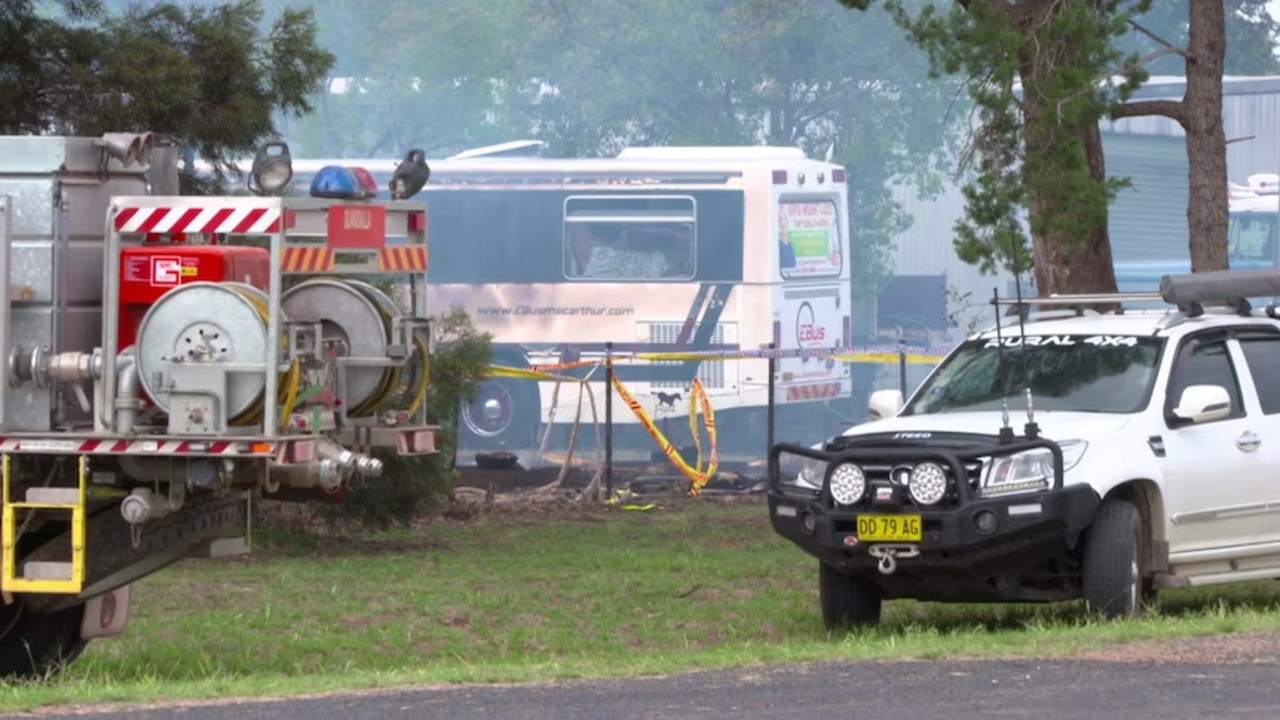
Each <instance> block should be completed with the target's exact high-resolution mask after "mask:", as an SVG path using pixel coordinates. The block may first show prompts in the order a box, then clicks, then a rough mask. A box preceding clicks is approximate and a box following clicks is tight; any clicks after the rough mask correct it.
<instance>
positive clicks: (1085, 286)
mask: <svg viewBox="0 0 1280 720" xmlns="http://www.w3.org/2000/svg"><path fill="white" fill-rule="evenodd" d="M1084 142H1085V150H1086V152H1087V153H1088V158H1089V172H1090V174H1091V175H1092V176H1093V178H1094V179H1095V180H1097V181H1098V182H1103V181H1105V180H1106V176H1107V167H1106V160H1105V158H1104V155H1103V152H1102V132H1101V130H1099V129H1098V127H1097V126H1096V125H1095V126H1094V127H1093V128H1091V129H1090V130H1087V131H1086V132H1085V138H1084ZM1030 151H1031V145H1030V144H1028V152H1030ZM1055 202H1057V198H1054V197H1052V196H1049V197H1032V198H1031V202H1030V203H1029V210H1030V212H1031V214H1032V215H1033V216H1035V215H1036V214H1037V213H1044V212H1052V211H1053V209H1052V205H1053V204H1054V203H1055ZM1032 257H1033V258H1034V261H1035V274H1036V289H1037V291H1038V292H1039V295H1040V296H1041V297H1043V296H1046V295H1052V294H1056V293H1114V292H1116V270H1115V265H1114V263H1113V260H1112V256H1111V233H1110V231H1109V230H1108V229H1107V226H1106V224H1105V223H1104V224H1102V225H1097V226H1095V227H1093V228H1092V230H1091V231H1090V232H1089V234H1088V235H1086V236H1085V237H1082V238H1079V239H1076V238H1069V237H1064V236H1063V234H1062V233H1061V232H1060V231H1059V232H1055V231H1053V230H1050V231H1049V232H1047V233H1046V234H1045V235H1044V236H1042V237H1037V238H1033V243H1032ZM1098 309H1105V308H1098Z"/></svg>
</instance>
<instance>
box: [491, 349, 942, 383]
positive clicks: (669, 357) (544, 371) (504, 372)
mask: <svg viewBox="0 0 1280 720" xmlns="http://www.w3.org/2000/svg"><path fill="white" fill-rule="evenodd" d="M802 357H809V358H821V359H831V360H837V361H840V362H869V363H883V364H891V363H896V362H898V361H900V360H902V359H904V356H903V355H901V354H900V353H898V352H897V351H882V352H847V351H846V350H844V349H826V350H807V349H803V348H786V349H779V350H768V349H761V350H705V351H699V352H644V353H616V354H614V356H613V360H614V362H625V361H627V360H645V361H650V362H652V361H667V362H670V361H679V362H690V361H698V360H749V359H762V358H763V359H767V358H775V359H781V358H802ZM943 359H944V356H943V355H931V354H925V353H907V354H906V355H905V360H906V362H907V364H910V365H936V364H938V363H940V362H942V360H943ZM603 364H604V359H603V358H597V359H594V360H575V361H573V362H566V363H557V364H552V365H533V366H530V367H527V368H514V367H508V366H505V365H490V366H489V374H490V375H497V376H500V377H514V378H527V379H530V380H550V381H556V380H559V381H562V382H581V381H582V380H581V378H575V377H568V376H565V375H557V374H555V372H554V371H556V370H571V369H574V368H582V367H591V366H600V365H603Z"/></svg>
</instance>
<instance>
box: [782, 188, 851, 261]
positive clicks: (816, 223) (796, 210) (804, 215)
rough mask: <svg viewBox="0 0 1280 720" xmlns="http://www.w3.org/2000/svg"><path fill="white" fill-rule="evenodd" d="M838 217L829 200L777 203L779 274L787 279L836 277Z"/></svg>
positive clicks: (839, 243) (838, 244)
mask: <svg viewBox="0 0 1280 720" xmlns="http://www.w3.org/2000/svg"><path fill="white" fill-rule="evenodd" d="M842 245H843V241H842V240H841V238H840V222H839V215H838V214H837V212H836V204H835V203H834V202H832V201H830V200H804V201H786V200H784V201H783V202H781V203H779V204H778V272H779V273H781V274H782V277H783V278H784V279H787V280H798V279H803V278H820V277H831V276H834V275H839V274H840V270H841V269H842V268H843V262H844V261H843V258H842V257H841V255H842V254H841V252H840V248H841V247H842Z"/></svg>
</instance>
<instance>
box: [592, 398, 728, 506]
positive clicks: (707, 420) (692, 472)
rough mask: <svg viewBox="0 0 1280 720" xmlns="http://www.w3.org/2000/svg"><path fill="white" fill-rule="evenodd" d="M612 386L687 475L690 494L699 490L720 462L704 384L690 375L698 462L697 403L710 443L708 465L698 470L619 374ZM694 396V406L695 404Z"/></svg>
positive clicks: (691, 417) (691, 421)
mask: <svg viewBox="0 0 1280 720" xmlns="http://www.w3.org/2000/svg"><path fill="white" fill-rule="evenodd" d="M613 388H614V389H615V390H617V391H618V395H620V396H621V397H622V401H623V402H625V403H626V404H627V407H629V408H631V412H632V413H634V414H635V416H636V418H637V419H638V420H639V421H640V424H642V425H644V429H645V430H648V431H649V435H650V436H652V437H653V439H654V441H655V442H657V443H658V447H660V448H662V452H663V453H664V454H665V455H666V456H667V459H668V460H670V461H671V464H672V465H675V466H676V469H678V470H679V471H680V472H682V473H684V475H685V477H687V478H689V480H690V482H692V486H691V487H690V488H689V494H691V495H698V494H699V493H701V492H702V487H703V486H704V485H706V484H707V483H708V482H709V481H710V480H711V477H712V476H713V475H715V474H716V468H717V467H718V466H719V464H720V457H719V450H718V447H717V442H716V419H715V412H714V410H712V408H711V399H710V398H709V397H708V396H707V391H706V388H704V387H703V386H702V381H701V380H699V379H698V378H694V379H693V387H692V388H691V390H690V393H689V429H690V431H692V433H693V438H694V444H695V445H696V446H697V447H698V460H697V465H699V466H701V465H702V441H701V440H700V439H699V433H698V431H697V416H696V412H697V410H698V407H697V406H701V409H702V412H703V427H705V428H706V429H707V438H708V442H709V444H710V445H711V453H710V457H709V458H708V460H707V469H706V470H701V469H700V468H697V467H690V466H689V463H687V462H685V461H684V458H682V457H680V453H679V452H678V451H677V450H676V448H675V446H674V445H672V444H671V441H670V440H668V439H667V437H666V436H665V435H663V434H662V431H661V430H659V429H658V426H657V425H656V424H654V422H653V418H651V417H649V413H648V412H647V411H646V410H645V409H644V407H643V406H642V405H641V404H640V403H639V401H637V400H636V399H635V396H633V395H632V394H631V392H630V391H628V390H627V388H626V386H625V385H623V384H622V383H621V382H619V380H618V377H617V376H616V375H615V376H614V377H613ZM695 400H696V403H697V406H695Z"/></svg>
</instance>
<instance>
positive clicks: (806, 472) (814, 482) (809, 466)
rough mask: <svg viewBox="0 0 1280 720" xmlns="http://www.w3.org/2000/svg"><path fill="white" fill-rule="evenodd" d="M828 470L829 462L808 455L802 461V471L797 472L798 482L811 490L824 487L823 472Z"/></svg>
mask: <svg viewBox="0 0 1280 720" xmlns="http://www.w3.org/2000/svg"><path fill="white" fill-rule="evenodd" d="M826 471H827V464H826V463H825V462H823V461H821V460H817V459H814V458H810V457H807V458H805V459H804V460H803V461H801V463H800V472H798V473H796V484H797V485H803V486H804V487H807V488H809V489H811V490H820V489H822V474H823V473H825V472H826Z"/></svg>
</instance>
